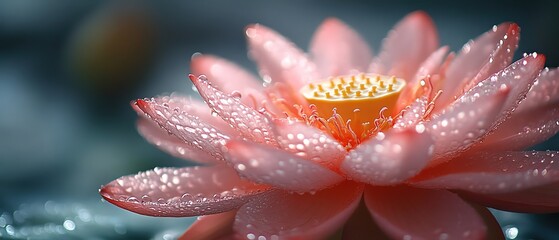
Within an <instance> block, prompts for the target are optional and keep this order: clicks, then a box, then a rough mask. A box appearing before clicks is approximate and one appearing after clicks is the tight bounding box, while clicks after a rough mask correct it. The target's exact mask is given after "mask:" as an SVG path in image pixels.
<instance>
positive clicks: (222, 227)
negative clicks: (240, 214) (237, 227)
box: [179, 211, 237, 240]
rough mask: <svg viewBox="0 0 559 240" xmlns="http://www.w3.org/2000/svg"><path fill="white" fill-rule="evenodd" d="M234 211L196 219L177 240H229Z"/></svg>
mask: <svg viewBox="0 0 559 240" xmlns="http://www.w3.org/2000/svg"><path fill="white" fill-rule="evenodd" d="M236 213H237V212H236V211H230V212H224V213H218V214H214V215H207V216H201V217H198V219H197V220H196V222H194V223H193V224H192V225H191V226H190V227H189V228H188V229H187V230H186V232H184V233H183V234H182V235H181V236H180V238H179V240H208V239H212V240H217V239H230V238H227V237H231V236H232V233H233V222H234V221H235V214H236Z"/></svg>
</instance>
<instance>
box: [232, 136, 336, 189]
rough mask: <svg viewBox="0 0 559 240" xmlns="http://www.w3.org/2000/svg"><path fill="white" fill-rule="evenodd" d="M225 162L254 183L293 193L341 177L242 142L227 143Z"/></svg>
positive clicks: (319, 167) (318, 187)
mask: <svg viewBox="0 0 559 240" xmlns="http://www.w3.org/2000/svg"><path fill="white" fill-rule="evenodd" d="M227 148H228V152H227V155H226V161H228V162H229V164H231V165H233V166H234V168H235V170H237V172H238V173H239V174H240V175H241V176H243V177H245V178H247V179H249V180H252V181H254V182H257V183H264V184H269V185H272V186H274V187H277V188H281V189H285V190H288V191H296V192H309V191H317V190H320V189H324V188H326V187H329V186H332V185H334V184H337V183H339V182H341V181H343V180H344V178H343V177H342V176H340V175H338V174H337V173H336V172H333V171H331V170H329V169H328V168H326V167H324V166H322V165H320V164H319V163H316V162H313V161H309V160H306V159H303V158H300V157H297V156H295V155H293V154H290V153H288V152H285V151H283V150H280V149H276V148H270V147H267V146H264V145H257V144H254V143H249V142H243V141H230V142H229V143H227Z"/></svg>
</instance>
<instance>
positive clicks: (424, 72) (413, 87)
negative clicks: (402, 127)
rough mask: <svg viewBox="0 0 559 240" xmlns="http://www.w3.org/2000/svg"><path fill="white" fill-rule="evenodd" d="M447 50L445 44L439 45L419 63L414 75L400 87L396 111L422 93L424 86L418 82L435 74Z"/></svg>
mask: <svg viewBox="0 0 559 240" xmlns="http://www.w3.org/2000/svg"><path fill="white" fill-rule="evenodd" d="M447 52H448V47H447V46H444V47H440V48H439V49H438V50H437V51H434V52H433V53H431V55H430V56H429V57H428V58H427V59H425V61H423V63H421V65H420V66H419V69H418V70H417V72H416V73H415V75H414V77H413V78H412V79H409V81H408V82H407V83H406V86H404V89H402V92H401V93H400V97H399V98H398V101H397V104H398V106H397V108H396V112H398V111H399V110H401V109H403V108H404V107H406V106H407V105H409V104H410V103H411V102H412V101H413V100H414V99H417V98H418V97H420V96H421V95H422V94H423V89H424V86H422V85H421V84H420V81H421V80H423V79H425V78H426V77H427V76H431V75H434V74H436V73H437V72H438V71H439V69H440V67H441V64H443V61H444V59H445V56H446V55H447Z"/></svg>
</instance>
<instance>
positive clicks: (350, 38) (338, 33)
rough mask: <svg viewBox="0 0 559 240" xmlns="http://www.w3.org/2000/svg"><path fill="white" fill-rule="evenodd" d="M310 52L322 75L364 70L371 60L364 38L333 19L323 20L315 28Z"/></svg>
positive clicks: (327, 75)
mask: <svg viewBox="0 0 559 240" xmlns="http://www.w3.org/2000/svg"><path fill="white" fill-rule="evenodd" d="M310 51H311V54H312V57H313V60H314V62H315V63H316V65H317V66H318V70H319V71H320V75H321V77H323V78H326V77H329V76H340V75H347V74H350V73H352V72H364V71H366V70H367V67H368V65H369V63H370V62H371V59H372V56H371V50H370V49H369V46H368V44H367V43H366V42H365V40H363V38H362V37H361V36H360V35H359V34H358V33H357V32H355V31H354V30H353V29H351V28H350V27H349V26H347V25H346V24H345V23H343V22H342V21H340V20H338V19H336V18H329V19H326V20H325V21H324V22H323V23H322V24H321V25H320V27H319V28H318V29H317V30H316V32H315V33H314V36H313V39H312V41H311V49H310Z"/></svg>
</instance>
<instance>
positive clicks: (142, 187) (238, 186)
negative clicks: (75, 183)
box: [100, 165, 268, 217]
mask: <svg viewBox="0 0 559 240" xmlns="http://www.w3.org/2000/svg"><path fill="white" fill-rule="evenodd" d="M267 190H268V187H265V186H260V185H257V184H254V183H252V182H248V181H246V180H242V179H240V178H239V176H238V175H237V173H236V172H235V171H234V170H232V169H231V168H229V167H228V166H225V165H217V166H212V167H191V168H178V169H177V168H155V169H154V170H151V171H147V172H142V173H139V174H137V175H130V176H124V177H121V178H119V179H117V180H114V181H112V182H110V183H109V184H107V185H105V186H103V187H102V188H101V190H100V193H101V195H102V196H103V198H105V199H106V200H107V201H109V202H111V203H112V204H115V205H117V206H119V207H121V208H124V209H127V210H130V211H132V212H135V213H139V214H143V215H149V216H164V217H186V216H197V215H207V214H215V213H221V212H226V211H230V210H233V209H236V208H238V207H239V206H241V205H242V204H244V203H246V202H247V201H249V200H250V199H253V198H254V197H255V196H257V195H260V194H262V193H264V192H266V191H267Z"/></svg>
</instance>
